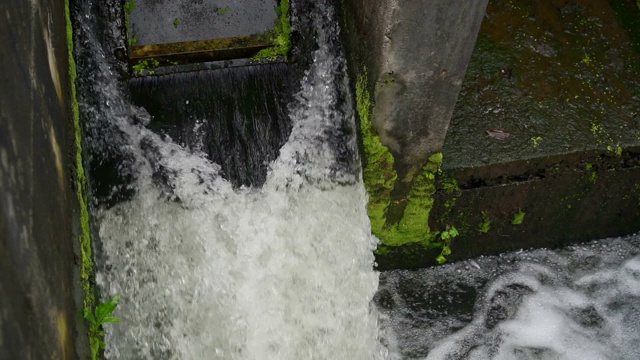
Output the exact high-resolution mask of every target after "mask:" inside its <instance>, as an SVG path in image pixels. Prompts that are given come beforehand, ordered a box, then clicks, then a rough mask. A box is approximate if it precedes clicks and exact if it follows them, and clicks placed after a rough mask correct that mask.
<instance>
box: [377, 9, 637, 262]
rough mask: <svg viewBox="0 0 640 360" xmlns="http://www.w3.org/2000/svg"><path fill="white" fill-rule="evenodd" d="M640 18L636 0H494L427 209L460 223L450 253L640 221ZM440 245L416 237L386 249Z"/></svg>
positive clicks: (573, 236) (412, 255)
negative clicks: (520, 216)
mask: <svg viewBox="0 0 640 360" xmlns="http://www.w3.org/2000/svg"><path fill="white" fill-rule="evenodd" d="M634 24H635V25H634ZM639 24H640V9H638V7H637V5H636V3H635V2H634V1H622V0H620V1H613V2H609V1H606V0H602V1H571V0H562V1H560V0H559V1H549V2H538V1H533V0H532V1H518V2H515V1H502V0H492V1H491V2H490V3H489V6H488V7H487V18H486V20H485V22H484V23H483V24H482V28H481V30H480V34H479V35H478V42H477V46H476V48H475V50H474V54H473V56H472V59H471V62H470V64H469V67H468V70H467V76H466V78H465V82H464V84H463V89H462V91H461V93H460V98H459V101H458V104H457V105H456V110H455V113H454V117H453V119H452V121H451V126H450V130H449V133H448V135H447V138H446V141H445V146H444V148H443V154H444V161H443V164H442V169H441V173H440V174H439V175H438V176H437V179H436V187H437V190H436V192H435V194H434V205H433V208H432V209H431V213H430V218H429V225H430V227H431V229H435V230H438V231H442V230H444V229H446V228H447V227H451V226H454V227H456V228H457V229H458V230H459V233H460V235H459V236H458V237H456V238H455V239H453V240H452V241H451V244H450V247H451V251H452V253H451V254H450V255H448V256H447V258H448V259H449V260H456V259H464V258H469V257H474V256H478V255H483V254H495V253H500V252H504V251H510V250H517V249H521V248H535V247H556V246H560V245H563V244H567V243H571V242H579V241H588V240H592V239H597V238H603V237H609V236H619V235H626V234H630V233H633V232H636V231H638V230H640V181H639V180H638V179H640V177H639V176H640V115H639V114H640V80H639V79H640V76H638V75H640V55H639V54H638V50H639V49H640V31H639V30H640V27H638V25H639ZM507 135H508V136H507ZM505 136H506V138H505ZM500 137H503V139H499V138H500ZM518 212H521V213H523V214H524V218H523V221H522V223H521V224H514V218H515V214H516V213H518ZM439 253H440V249H437V248H432V249H427V248H425V247H424V246H421V245H419V244H414V245H411V246H404V247H396V248H387V252H386V253H384V254H382V253H379V254H378V259H377V261H378V263H379V265H380V268H381V269H382V268H394V267H419V266H425V265H430V264H434V263H435V257H436V256H437V255H438V254H439Z"/></svg>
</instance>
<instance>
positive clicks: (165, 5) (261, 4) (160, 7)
mask: <svg viewBox="0 0 640 360" xmlns="http://www.w3.org/2000/svg"><path fill="white" fill-rule="evenodd" d="M133 3H135V7H134V9H133V11H132V12H131V15H130V19H131V20H130V21H131V34H132V35H133V36H134V37H135V38H136V39H137V42H136V45H152V44H166V43H176V42H185V41H196V40H210V39H222V38H233V37H240V36H248V35H254V34H260V33H264V32H266V31H269V30H272V29H273V25H274V24H275V22H276V19H277V17H278V16H277V14H276V11H275V7H276V6H277V5H278V2H277V1H275V0H242V1H230V0H208V1H193V0H136V1H134V2H133Z"/></svg>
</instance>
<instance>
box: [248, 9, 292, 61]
mask: <svg viewBox="0 0 640 360" xmlns="http://www.w3.org/2000/svg"><path fill="white" fill-rule="evenodd" d="M276 12H277V13H278V21H277V22H276V26H275V28H274V36H275V39H274V43H275V46H272V47H270V48H266V49H263V50H260V51H259V52H258V53H257V54H256V55H255V56H254V57H253V59H254V60H263V59H267V60H275V59H276V58H277V57H280V56H285V57H286V56H287V54H288V53H289V49H290V48H291V43H290V40H289V37H290V35H291V22H290V20H289V0H280V5H278V7H276Z"/></svg>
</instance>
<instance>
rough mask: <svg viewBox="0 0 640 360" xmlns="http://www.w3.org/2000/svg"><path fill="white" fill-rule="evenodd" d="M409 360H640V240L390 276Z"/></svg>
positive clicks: (382, 288) (401, 349)
mask: <svg viewBox="0 0 640 360" xmlns="http://www.w3.org/2000/svg"><path fill="white" fill-rule="evenodd" d="M374 301H375V303H376V304H377V306H378V309H379V310H380V312H381V314H382V317H381V319H382V324H383V327H384V328H387V330H388V333H389V334H390V335H389V336H388V342H389V343H390V344H391V348H392V350H393V352H394V353H395V354H396V355H397V356H399V357H400V358H403V359H422V358H427V359H638V358H640V236H637V235H636V236H631V237H628V238H622V239H605V240H600V241H596V242H592V243H588V244H583V245H576V246H571V247H568V248H565V249H561V250H555V251H551V250H535V251H526V252H525V251H521V252H516V253H508V254H503V255H500V256H492V257H481V258H478V259H475V260H470V261H464V262H460V263H455V264H450V265H445V266H441V267H436V268H431V269H423V270H418V271H389V272H384V273H382V274H381V275H380V285H379V288H378V292H377V294H376V296H375V300H374Z"/></svg>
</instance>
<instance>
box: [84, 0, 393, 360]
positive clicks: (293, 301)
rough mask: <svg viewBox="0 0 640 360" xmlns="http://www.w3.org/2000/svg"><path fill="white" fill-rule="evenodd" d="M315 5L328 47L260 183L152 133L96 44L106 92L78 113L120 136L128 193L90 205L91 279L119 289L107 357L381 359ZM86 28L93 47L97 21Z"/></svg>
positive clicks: (342, 113) (364, 240) (356, 203)
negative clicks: (225, 171)
mask: <svg viewBox="0 0 640 360" xmlns="http://www.w3.org/2000/svg"><path fill="white" fill-rule="evenodd" d="M314 9H315V10H314V11H315V12H316V13H315V14H313V18H314V19H315V20H314V26H315V27H316V37H317V41H318V43H320V44H324V45H325V46H320V47H319V49H318V50H316V51H315V52H314V53H313V63H312V65H311V67H310V69H308V71H307V72H306V75H305V77H304V79H303V80H302V84H301V87H300V91H299V93H298V94H297V95H296V96H295V100H294V101H293V102H292V103H291V104H290V106H289V116H290V117H291V121H292V125H293V129H292V131H291V135H290V137H289V140H288V141H287V143H286V144H285V145H284V146H283V147H282V148H281V149H280V155H279V157H278V158H277V160H275V161H273V162H272V163H271V164H270V170H269V173H268V175H267V179H266V182H265V184H264V185H263V186H262V187H261V188H259V189H257V188H241V189H234V188H233V187H232V186H231V183H230V182H229V181H227V180H225V179H224V178H222V177H221V176H220V167H219V166H218V165H216V164H214V163H212V162H210V161H209V160H208V159H207V158H206V156H205V155H204V154H202V153H193V152H191V151H188V150H187V149H185V148H183V147H181V146H179V145H177V144H175V143H173V142H172V141H171V139H168V138H166V137H162V136H159V135H157V134H155V133H153V132H151V131H149V130H147V129H146V128H145V126H144V124H145V123H146V122H147V120H148V116H147V115H145V113H144V111H143V110H142V109H137V108H135V107H132V106H131V105H128V104H127V102H126V101H125V100H124V96H122V94H121V92H122V89H121V87H119V86H118V85H117V84H116V82H115V80H114V79H113V76H110V68H109V62H108V61H102V60H101V58H103V57H104V56H101V55H103V54H101V53H100V52H101V51H102V50H101V48H100V47H98V46H96V47H93V48H92V49H90V51H92V52H95V53H97V54H95V56H93V60H92V62H90V63H91V64H93V66H94V67H95V68H96V69H97V70H98V71H99V72H100V74H101V75H100V76H98V77H97V79H98V84H94V85H97V87H98V88H99V89H100V91H99V94H97V97H98V100H95V101H94V102H92V101H91V98H87V100H86V101H85V102H84V103H83V112H84V113H87V114H90V116H93V117H94V118H93V119H91V121H93V122H95V123H103V124H102V125H104V126H105V127H107V128H108V129H111V130H108V131H109V132H110V133H112V134H116V135H117V136H115V137H114V138H111V139H109V141H111V142H113V143H115V144H111V149H113V147H114V146H118V147H120V149H116V150H117V151H120V152H121V153H124V154H126V155H121V156H120V157H121V158H124V159H126V164H125V165H123V166H122V167H121V169H124V168H126V169H128V170H127V171H128V173H127V176H126V177H127V179H129V180H130V181H132V183H131V184H129V185H128V188H130V190H132V191H131V192H130V193H131V194H130V196H129V198H128V199H127V200H126V201H120V202H119V203H118V204H116V205H114V206H111V207H101V208H98V209H97V210H96V213H95V214H94V216H95V220H96V223H97V224H98V226H99V239H100V246H99V249H98V250H99V251H98V256H97V274H96V282H97V284H98V286H99V288H100V290H101V292H102V294H103V297H104V298H106V297H108V296H110V295H113V294H120V296H121V299H122V300H121V304H120V305H119V306H118V309H117V313H116V315H117V316H119V317H120V318H121V319H122V322H121V323H119V324H117V325H115V326H107V327H106V343H107V348H106V350H105V356H106V358H109V359H376V358H383V355H384V351H385V349H384V348H383V347H382V346H381V345H380V341H379V339H378V326H377V315H376V313H375V310H374V309H373V308H372V307H371V300H372V298H373V296H374V293H375V291H376V288H377V283H378V274H377V273H376V272H374V271H373V269H372V265H373V255H372V250H373V249H374V248H375V239H374V238H373V237H372V236H371V234H370V229H369V221H368V218H367V215H366V210H365V206H366V193H365V190H364V187H363V185H362V183H361V180H360V175H359V165H358V161H357V155H356V154H357V149H356V148H357V147H356V143H355V138H354V133H355V132H354V126H355V125H354V117H353V110H352V108H353V106H352V104H351V103H349V101H345V98H347V97H346V96H345V95H344V91H346V85H347V84H346V78H345V76H344V75H343V74H344V72H345V69H344V67H345V64H344V60H343V58H342V57H341V56H339V54H338V53H336V51H335V50H334V49H333V48H332V47H331V46H326V44H327V43H328V42H329V41H330V40H331V37H334V38H335V37H336V36H337V29H336V28H335V25H333V24H335V22H334V21H331V17H332V9H331V7H329V6H327V5H324V4H323V3H322V2H317V3H316V5H315V6H314ZM81 15H82V14H81ZM81 19H82V16H81ZM87 19H88V17H87ZM83 30H84V31H85V33H83V34H81V37H82V36H83V38H84V39H87V41H86V46H87V48H90V46H91V44H93V39H92V36H91V28H90V27H89V26H87V27H86V28H84V29H83ZM87 51H89V50H87ZM105 104H108V106H105ZM132 114H133V115H134V116H132ZM107 122H108V123H109V124H111V125H110V126H107V124H106V123H107ZM99 137H100V135H98V136H95V135H94V136H93V137H91V136H90V138H93V139H96V138H99ZM96 141H99V139H96ZM96 148H98V149H99V148H100V146H96ZM114 152H115V150H114ZM347 155H350V156H347Z"/></svg>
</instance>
